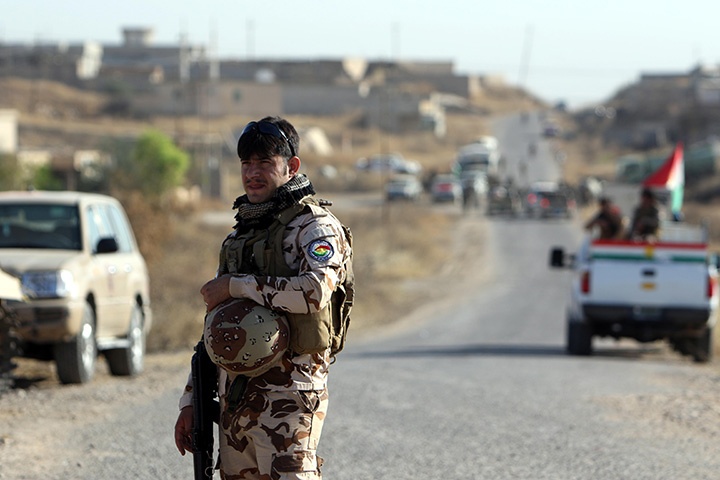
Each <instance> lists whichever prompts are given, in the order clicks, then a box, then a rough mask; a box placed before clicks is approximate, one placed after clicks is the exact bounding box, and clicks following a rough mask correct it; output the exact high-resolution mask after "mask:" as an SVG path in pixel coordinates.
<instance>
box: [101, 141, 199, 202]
mask: <svg viewBox="0 0 720 480" xmlns="http://www.w3.org/2000/svg"><path fill="white" fill-rule="evenodd" d="M116 160H117V172H116V173H117V174H116V176H115V177H116V178H115V179H116V182H115V185H116V186H117V187H120V188H121V189H123V190H128V191H139V192H140V193H142V194H143V195H144V196H146V197H150V198H160V197H162V196H163V195H164V194H165V193H167V192H168V191H170V190H171V189H172V188H173V187H177V186H179V185H181V184H182V183H183V182H184V181H185V174H186V172H187V170H188V168H189V167H190V158H189V156H188V154H187V153H186V152H185V151H183V150H182V149H180V148H178V147H177V146H176V145H175V144H174V143H173V141H172V140H171V139H170V138H169V137H167V136H166V135H165V134H163V133H162V132H158V131H154V130H151V131H148V132H145V133H144V134H143V135H142V136H141V137H140V138H139V139H138V140H137V142H136V143H135V145H134V147H133V149H132V151H131V152H130V155H129V156H127V157H125V158H118V159H116Z"/></svg>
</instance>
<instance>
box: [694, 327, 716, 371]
mask: <svg viewBox="0 0 720 480" xmlns="http://www.w3.org/2000/svg"><path fill="white" fill-rule="evenodd" d="M712 337H713V329H712V327H708V328H706V329H705V331H704V332H703V334H702V335H701V336H699V337H698V338H695V339H693V344H692V357H693V360H694V361H695V362H697V363H707V362H709V361H710V360H711V359H712V343H713V342H712Z"/></svg>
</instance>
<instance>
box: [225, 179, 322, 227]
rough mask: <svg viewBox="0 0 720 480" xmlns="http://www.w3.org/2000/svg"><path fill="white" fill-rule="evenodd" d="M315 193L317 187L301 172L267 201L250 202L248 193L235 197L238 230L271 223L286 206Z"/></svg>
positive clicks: (234, 206)
mask: <svg viewBox="0 0 720 480" xmlns="http://www.w3.org/2000/svg"><path fill="white" fill-rule="evenodd" d="M308 195H315V189H314V188H313V186H312V183H310V179H308V177H307V175H305V174H302V173H299V174H297V175H295V176H294V177H292V178H291V179H290V180H288V182H287V183H286V184H284V185H281V186H280V187H278V189H277V190H275V194H274V195H273V197H272V198H271V199H270V200H268V201H267V202H263V203H250V200H249V199H248V196H247V195H241V196H239V197H238V198H236V199H235V202H234V203H233V210H237V213H236V214H235V220H237V224H235V226H234V227H233V228H235V229H236V230H249V229H251V228H262V227H266V226H268V225H270V224H271V223H272V221H273V220H274V219H275V215H276V214H278V213H280V212H282V211H283V210H285V209H286V208H288V207H290V206H292V205H295V204H296V203H298V202H299V201H300V200H301V199H303V198H304V197H307V196H308Z"/></svg>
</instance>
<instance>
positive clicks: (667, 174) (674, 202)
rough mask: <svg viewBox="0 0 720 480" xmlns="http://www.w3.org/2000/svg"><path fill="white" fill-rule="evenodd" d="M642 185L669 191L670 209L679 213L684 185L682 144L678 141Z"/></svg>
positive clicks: (674, 212)
mask: <svg viewBox="0 0 720 480" xmlns="http://www.w3.org/2000/svg"><path fill="white" fill-rule="evenodd" d="M643 186H644V187H649V188H652V189H665V190H667V191H668V192H669V193H670V204H669V205H668V206H669V207H670V210H671V211H672V213H673V214H676V215H679V214H680V210H681V209H682V203H683V193H684V187H685V160H684V157H683V145H682V143H678V144H677V145H675V149H674V150H673V152H672V153H671V154H670V156H669V157H668V159H667V160H665V163H663V164H662V165H661V166H660V168H658V169H657V170H656V171H655V172H653V173H652V175H650V176H649V177H648V178H646V179H645V180H644V181H643Z"/></svg>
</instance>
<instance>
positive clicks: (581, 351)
mask: <svg viewBox="0 0 720 480" xmlns="http://www.w3.org/2000/svg"><path fill="white" fill-rule="evenodd" d="M567 353H569V354H570V355H592V330H591V328H590V327H589V326H588V325H587V324H586V323H584V322H580V321H577V320H573V319H568V322H567Z"/></svg>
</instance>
